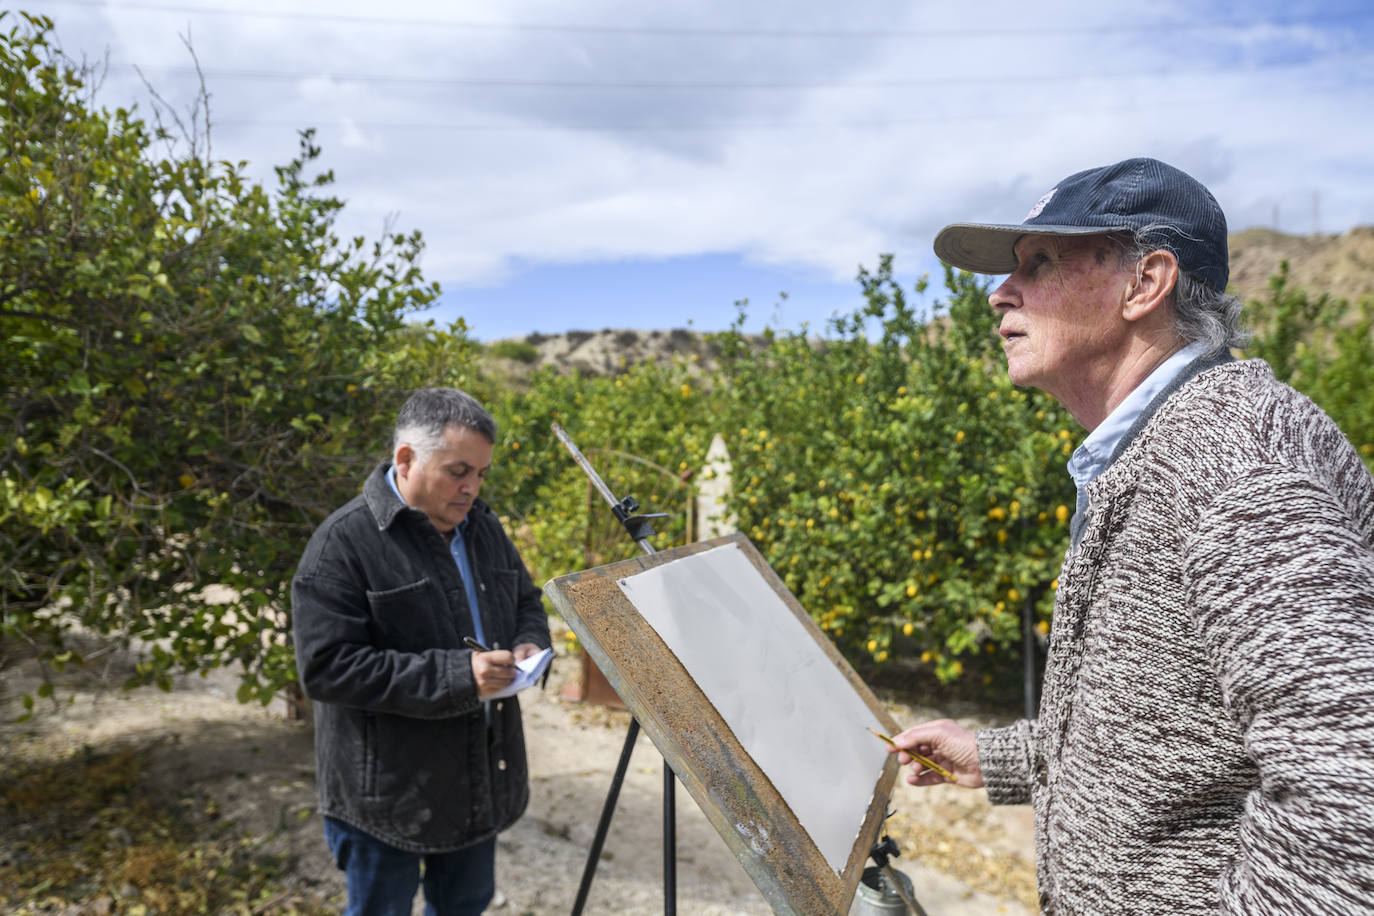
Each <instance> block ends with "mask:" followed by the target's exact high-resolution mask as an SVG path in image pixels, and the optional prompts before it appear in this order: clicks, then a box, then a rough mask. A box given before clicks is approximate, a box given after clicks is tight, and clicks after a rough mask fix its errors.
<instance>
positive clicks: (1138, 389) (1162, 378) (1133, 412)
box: [1069, 343, 1207, 531]
mask: <svg viewBox="0 0 1374 916" xmlns="http://www.w3.org/2000/svg"><path fill="white" fill-rule="evenodd" d="M1206 352H1207V345H1206V344H1203V343H1191V344H1188V346H1186V347H1184V348H1183V349H1182V350H1179V351H1178V352H1177V353H1175V354H1174V355H1173V356H1170V357H1169V358H1168V359H1166V360H1165V361H1164V362H1162V363H1160V364H1159V365H1158V366H1157V367H1155V371H1153V372H1151V373H1150V374H1149V375H1147V376H1146V377H1145V381H1143V382H1141V383H1140V384H1139V385H1137V386H1135V388H1134V389H1132V390H1131V393H1130V394H1128V395H1126V399H1125V400H1123V401H1122V402H1121V403H1120V404H1118V405H1116V408H1115V409H1114V410H1113V411H1112V412H1111V413H1109V414H1107V418H1106V419H1105V420H1103V421H1102V422H1101V423H1099V424H1098V426H1097V428H1096V429H1094V430H1093V431H1092V432H1090V433H1088V437H1087V438H1086V439H1084V440H1083V444H1082V445H1080V446H1078V448H1076V449H1074V451H1073V454H1072V455H1071V456H1070V457H1069V476H1070V477H1072V478H1073V483H1074V486H1075V487H1077V488H1078V499H1077V503H1076V505H1075V506H1074V511H1073V517H1074V524H1073V525H1071V526H1070V528H1071V530H1074V531H1077V530H1078V522H1079V520H1080V519H1081V518H1082V517H1083V515H1084V514H1085V513H1086V512H1087V511H1088V484H1090V483H1092V482H1093V481H1094V480H1096V479H1097V477H1098V475H1099V474H1101V473H1102V472H1103V471H1105V470H1106V469H1107V464H1108V463H1109V462H1110V461H1111V460H1112V455H1113V454H1114V453H1115V452H1116V447H1117V446H1118V445H1120V444H1121V438H1122V437H1123V436H1125V435H1126V433H1127V431H1129V430H1130V428H1131V426H1132V425H1133V424H1134V423H1135V421H1136V420H1137V419H1139V417H1140V414H1141V412H1142V411H1144V410H1145V408H1146V407H1149V406H1150V402H1151V401H1153V400H1154V399H1155V395H1157V394H1159V393H1160V392H1161V391H1163V390H1164V389H1165V388H1166V387H1168V385H1169V383H1170V382H1172V381H1173V380H1174V379H1175V378H1177V377H1178V374H1179V373H1180V372H1182V371H1183V370H1184V368H1186V367H1187V365H1188V364H1189V363H1191V362H1192V361H1193V360H1195V359H1197V358H1198V357H1199V356H1201V355H1202V354H1204V353H1206Z"/></svg>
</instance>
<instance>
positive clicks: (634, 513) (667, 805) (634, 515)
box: [553, 423, 677, 916]
mask: <svg viewBox="0 0 1374 916" xmlns="http://www.w3.org/2000/svg"><path fill="white" fill-rule="evenodd" d="M553 434H554V435H555V436H557V437H558V439H559V441H560V442H562V443H563V445H564V446H565V447H566V448H567V449H568V452H569V453H570V454H571V455H572V457H573V460H574V461H576V462H577V463H578V465H579V466H580V467H581V468H582V470H583V471H584V472H585V473H586V475H587V478H588V479H589V480H590V481H591V482H592V486H594V487H595V488H596V490H597V492H599V493H600V494H601V495H602V496H603V497H604V498H605V500H606V502H607V503H609V504H610V506H611V512H612V513H614V514H615V517H616V518H617V519H618V520H619V521H620V523H621V524H622V525H624V526H625V531H626V532H627V533H628V534H629V535H630V539H631V540H632V541H634V542H635V543H636V544H638V545H639V547H640V549H641V550H643V551H644V552H645V553H646V554H654V553H657V551H656V550H655V549H654V546H653V545H652V544H651V543H649V539H650V538H652V537H653V536H654V529H653V525H652V524H651V523H650V521H649V520H650V519H652V518H662V517H663V513H653V514H638V513H639V503H637V502H636V501H635V499H634V497H633V496H626V497H625V498H624V499H616V497H615V494H614V493H612V492H611V488H610V487H608V486H606V482H605V481H604V480H602V479H601V475H600V474H598V473H597V472H596V469H595V468H593V467H592V465H591V462H590V461H588V460H587V458H586V456H585V455H583V454H582V452H581V450H579V449H578V447H577V446H576V445H575V444H573V441H572V439H571V438H570V437H569V436H568V434H567V433H566V432H564V430H563V427H561V426H559V425H558V424H557V423H555V424H553ZM638 738H639V720H638V719H634V718H631V719H630V727H629V729H628V730H627V731H626V734H625V744H624V746H623V747H622V748H621V750H620V761H619V763H618V764H617V765H616V768H615V776H613V777H612V778H611V787H610V789H609V790H608V791H607V793H606V802H605V804H604V805H603V806H602V809H601V818H600V819H599V820H598V821H597V825H596V835H595V836H594V837H593V838H592V847H591V850H590V851H589V852H588V853H587V864H586V866H585V867H584V868H583V870H582V881H581V883H580V884H579V885H578V888H577V899H576V900H575V901H574V903H573V909H572V916H581V913H582V908H583V907H584V906H585V905H586V903H587V895H588V893H590V892H591V887H592V878H593V877H595V875H596V866H597V863H598V862H600V860H601V849H602V847H603V846H604V845H605V843H606V835H607V834H608V833H609V832H610V828H611V817H612V816H613V815H614V814H615V806H616V802H617V801H618V800H619V798H620V789H621V786H622V785H624V782H625V771H626V770H627V769H629V766H630V755H631V754H632V753H634V748H635V741H636V740H637V739H638ZM663 912H664V913H666V914H668V916H673V914H675V913H676V912H677V782H676V777H675V776H674V775H673V770H672V767H670V766H669V765H668V761H667V760H664V761H663Z"/></svg>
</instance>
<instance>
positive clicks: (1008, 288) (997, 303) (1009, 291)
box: [988, 278, 1016, 311]
mask: <svg viewBox="0 0 1374 916" xmlns="http://www.w3.org/2000/svg"><path fill="white" fill-rule="evenodd" d="M1014 294H1015V290H1014V289H1013V288H1012V285H1011V279H1010V278H1008V279H1006V280H1003V281H1002V285H1001V286H999V287H997V288H996V289H995V290H993V291H992V292H991V293H989V294H988V304H989V305H991V306H992V307H993V308H995V309H997V310H998V311H1001V310H1002V309H1009V308H1015V307H1016V298H1015V295H1014Z"/></svg>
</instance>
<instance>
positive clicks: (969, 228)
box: [935, 223, 1119, 274]
mask: <svg viewBox="0 0 1374 916" xmlns="http://www.w3.org/2000/svg"><path fill="white" fill-rule="evenodd" d="M1116 231H1119V230H1117V229H1113V228H1111V227H1101V226H1039V225H1035V224H1028V223H1018V224H1016V225H996V224H987V223H950V224H949V225H948V226H946V227H945V228H943V229H941V230H940V233H939V235H937V236H935V256H936V257H938V258H939V259H940V260H941V261H944V262H945V263H946V264H949V265H951V266H953V267H958V268H959V269H960V270H967V271H971V272H973V273H976V274H1009V273H1012V272H1014V271H1015V270H1016V264H1017V260H1016V242H1017V240H1018V239H1020V238H1021V236H1023V235H1032V234H1034V235H1102V234H1104V233H1107V232H1116Z"/></svg>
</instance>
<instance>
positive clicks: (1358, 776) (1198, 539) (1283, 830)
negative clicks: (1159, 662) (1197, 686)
mask: <svg viewBox="0 0 1374 916" xmlns="http://www.w3.org/2000/svg"><path fill="white" fill-rule="evenodd" d="M1365 498H1367V497H1365ZM1350 505H1351V501H1350V499H1348V498H1341V497H1339V496H1338V495H1336V494H1333V493H1331V492H1330V491H1329V489H1328V488H1327V487H1326V486H1324V485H1323V484H1321V483H1319V482H1317V481H1315V480H1313V479H1312V477H1311V476H1310V475H1308V474H1305V473H1303V472H1300V471H1295V470H1293V469H1291V468H1287V467H1280V466H1274V465H1265V466H1261V467H1259V468H1256V469H1254V470H1251V471H1249V472H1248V473H1247V474H1245V475H1244V476H1243V477H1241V478H1240V479H1238V480H1235V481H1233V482H1232V483H1231V484H1230V485H1229V486H1228V487H1227V488H1226V489H1225V490H1224V491H1223V492H1221V493H1220V494H1219V495H1218V496H1217V498H1216V499H1214V500H1213V501H1212V502H1211V504H1210V505H1209V507H1208V508H1207V510H1206V511H1205V512H1204V514H1203V515H1202V517H1201V518H1200V519H1199V522H1198V527H1197V528H1196V530H1195V532H1194V534H1193V536H1192V537H1191V538H1190V539H1189V541H1188V544H1187V545H1186V551H1187V555H1186V561H1185V568H1184V575H1185V585H1186V588H1187V597H1188V601H1189V603H1190V608H1191V613H1192V615H1193V622H1194V625H1195V626H1196V627H1197V629H1198V632H1199V634H1200V637H1201V639H1202V642H1203V645H1204V648H1205V651H1206V653H1207V657H1208V660H1209V662H1210V663H1211V665H1212V666H1213V667H1214V669H1215V671H1216V673H1217V677H1218V681H1219V683H1220V684H1221V687H1222V694H1223V699H1224V701H1225V703H1226V705H1227V707H1228V709H1229V711H1230V713H1231V715H1232V716H1234V718H1235V721H1236V723H1237V725H1238V726H1239V728H1240V731H1241V734H1242V736H1243V741H1244V750H1245V753H1246V754H1247V755H1248V756H1249V757H1250V758H1251V759H1252V760H1253V761H1254V763H1255V765H1256V767H1257V768H1258V771H1259V785H1258V787H1257V788H1256V789H1255V790H1253V791H1252V793H1251V797H1250V798H1249V799H1248V801H1247V804H1246V807H1245V813H1244V815H1243V816H1242V819H1241V822H1240V826H1239V831H1240V836H1239V840H1240V849H1239V854H1238V856H1237V858H1236V860H1235V861H1234V862H1232V863H1231V864H1230V865H1229V866H1228V867H1227V868H1226V870H1225V871H1224V872H1223V874H1222V886H1221V897H1222V911H1223V912H1225V913H1235V914H1240V913H1245V914H1258V916H1264V914H1271V913H1272V914H1278V913H1284V914H1289V913H1318V912H1321V913H1336V912H1357V911H1361V912H1362V911H1363V909H1362V908H1363V907H1366V906H1368V903H1369V900H1370V894H1371V893H1372V892H1374V845H1371V842H1370V838H1371V837H1374V551H1371V546H1370V542H1369V535H1368V533H1367V532H1363V533H1362V532H1361V531H1360V528H1359V525H1358V524H1357V521H1356V520H1355V519H1354V518H1352V516H1351V510H1350V509H1349V506H1350Z"/></svg>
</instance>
